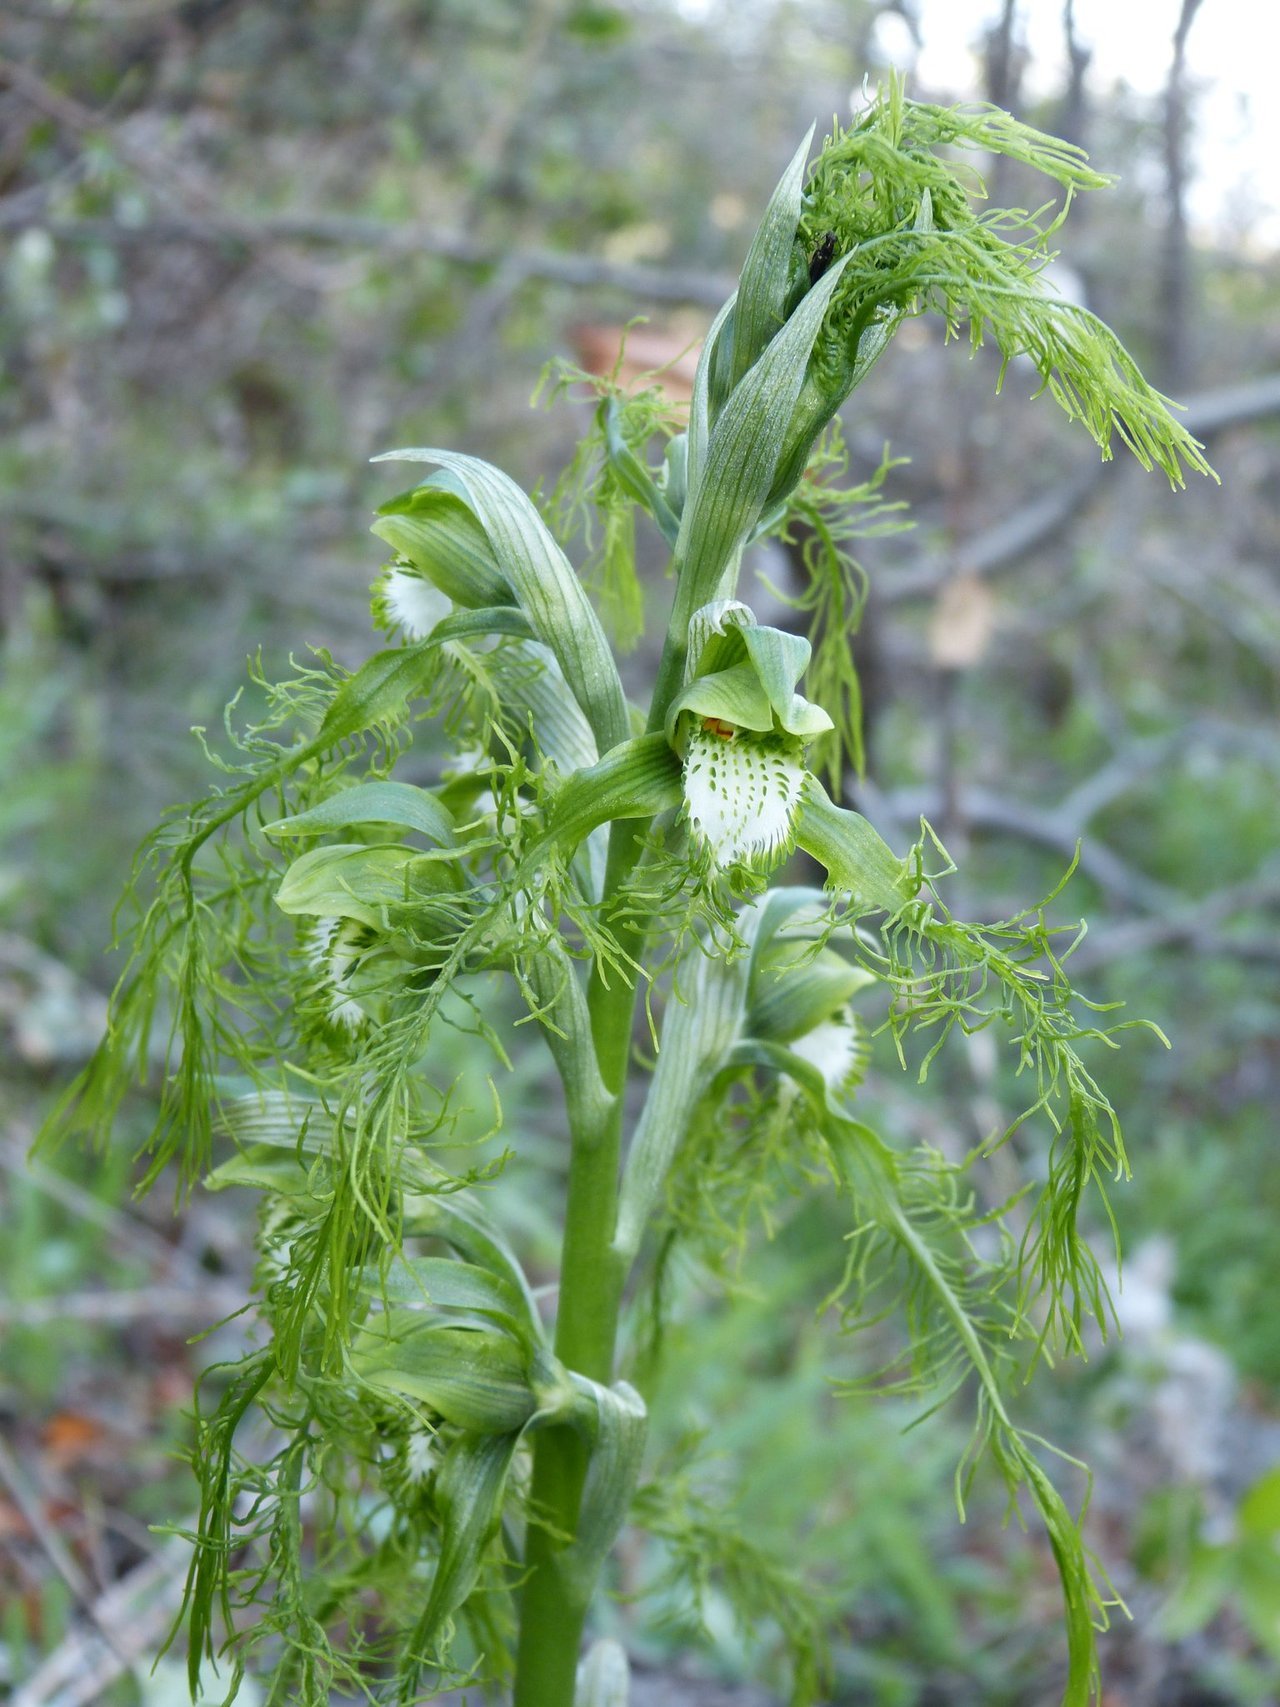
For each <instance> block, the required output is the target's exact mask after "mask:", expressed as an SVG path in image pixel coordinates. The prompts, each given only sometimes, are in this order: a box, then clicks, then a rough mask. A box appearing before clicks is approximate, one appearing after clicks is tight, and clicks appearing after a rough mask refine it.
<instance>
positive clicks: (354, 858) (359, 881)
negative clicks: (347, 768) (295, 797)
mask: <svg viewBox="0 0 1280 1707" xmlns="http://www.w3.org/2000/svg"><path fill="white" fill-rule="evenodd" d="M463 886H464V881H463V878H462V876H461V873H460V872H459V871H458V867H457V865H456V863H455V861H454V859H453V857H452V856H451V855H450V856H449V857H447V858H442V857H441V856H440V855H438V854H429V853H423V852H422V851H421V850H420V849H418V848H406V847H375V848H371V847H366V846H365V845H364V843H362V842H338V843H336V844H335V845H334V846H332V847H324V848H312V849H310V851H309V852H307V853H304V854H302V855H301V856H300V858H298V859H295V860H294V862H293V864H292V865H291V866H290V867H289V868H288V870H287V871H286V872H285V874H284V877H283V878H282V879H281V881H280V887H279V889H277V891H276V897H275V900H276V906H277V907H279V908H280V910H281V912H283V913H289V914H293V915H301V916H302V917H307V918H325V919H330V918H332V919H354V920H356V922H357V923H359V924H362V925H368V926H370V928H371V929H374V930H378V929H384V928H386V926H387V923H388V918H389V909H397V908H405V907H410V908H411V907H415V906H421V905H423V904H427V905H430V904H431V903H432V902H433V901H438V900H439V899H440V897H442V896H444V895H446V894H457V893H459V892H460V891H461V890H462V888H463Z"/></svg>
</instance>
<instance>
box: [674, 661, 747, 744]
mask: <svg viewBox="0 0 1280 1707" xmlns="http://www.w3.org/2000/svg"><path fill="white" fill-rule="evenodd" d="M685 712H689V713H691V714H692V715H693V716H694V717H715V718H722V719H723V720H724V721H725V722H726V723H732V724H733V725H734V727H735V728H737V729H750V730H752V731H753V732H754V733H755V734H759V735H767V734H769V733H771V731H772V729H773V722H774V717H773V706H772V705H771V704H770V702H769V696H768V694H767V693H766V692H765V690H764V687H763V686H762V684H761V681H760V678H759V676H758V675H757V674H756V672H755V670H754V668H753V667H752V666H751V665H750V664H745V663H744V664H734V665H733V666H732V667H731V668H730V669H727V670H716V671H714V672H713V673H712V674H711V675H709V676H698V677H697V678H696V679H695V680H693V681H691V682H690V683H689V685H688V687H687V688H685V689H684V691H683V692H682V693H679V694H677V695H676V697H675V699H673V700H672V702H671V704H670V706H669V707H668V708H667V735H666V738H667V740H668V741H669V742H670V743H671V744H672V746H675V745H677V731H678V728H679V720H680V718H681V716H682V715H683V714H684V713H685Z"/></svg>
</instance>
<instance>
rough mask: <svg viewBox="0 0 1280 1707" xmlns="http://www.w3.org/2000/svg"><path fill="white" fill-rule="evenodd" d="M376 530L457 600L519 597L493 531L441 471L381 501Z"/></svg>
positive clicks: (471, 602)
mask: <svg viewBox="0 0 1280 1707" xmlns="http://www.w3.org/2000/svg"><path fill="white" fill-rule="evenodd" d="M372 531H373V532H374V533H376V534H377V536H378V538H379V539H384V540H385V541H386V542H387V544H388V545H389V546H391V548H392V550H394V551H396V552H398V553H399V555H400V556H401V557H403V558H406V559H407V560H408V561H409V562H410V563H412V564H413V566H414V568H415V569H418V570H420V571H421V573H422V574H424V575H425V576H426V577H427V579H428V580H429V581H430V582H431V583H432V584H433V585H434V586H436V587H438V588H439V589H440V591H441V592H442V593H445V594H447V595H448V597H449V598H451V599H452V600H453V602H454V604H455V605H462V606H463V607H464V608H465V609H468V610H471V609H475V608H477V607H478V606H481V605H509V604H513V603H514V602H515V595H514V594H513V592H512V590H511V584H510V582H509V581H508V580H507V577H506V576H505V575H504V574H503V572H502V569H501V567H500V566H499V564H498V560H497V558H496V557H495V556H494V554H493V547H492V546H491V545H490V544H489V538H488V535H487V534H486V533H485V531H484V529H483V528H482V527H481V525H480V523H479V521H478V520H477V519H476V517H475V515H474V513H473V512H472V510H471V508H470V506H469V505H468V504H467V502H466V500H465V499H464V498H463V497H462V496H460V495H459V493H458V492H457V491H455V490H449V489H448V483H447V482H446V481H445V480H444V479H442V478H441V477H440V476H437V477H436V478H434V479H432V480H428V481H426V482H425V483H424V484H423V485H421V486H418V487H415V489H414V490H413V491H412V492H405V493H402V494H401V496H400V497H398V498H392V499H391V500H390V501H389V502H388V503H385V504H382V505H380V506H379V508H378V520H377V521H376V522H374V524H373V529H372Z"/></svg>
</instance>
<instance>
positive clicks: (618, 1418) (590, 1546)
mask: <svg viewBox="0 0 1280 1707" xmlns="http://www.w3.org/2000/svg"><path fill="white" fill-rule="evenodd" d="M570 1380H571V1382H572V1384H573V1388H574V1393H575V1403H574V1421H575V1423H576V1424H577V1426H578V1428H579V1429H580V1430H581V1431H582V1433H583V1434H584V1435H585V1437H586V1440H587V1443H588V1445H589V1446H590V1448H591V1457H590V1459H589V1460H588V1463H587V1479H586V1482H585V1484H584V1485H583V1489H582V1505H581V1508H580V1511H579V1516H578V1527H577V1533H576V1535H575V1536H574V1539H573V1541H572V1543H571V1544H570V1545H569V1546H568V1547H566V1548H565V1549H564V1551H563V1552H562V1553H561V1554H560V1555H559V1560H558V1566H559V1569H560V1570H561V1571H562V1572H563V1574H564V1575H565V1576H566V1577H568V1579H569V1580H570V1581H571V1582H575V1581H576V1583H577V1584H578V1587H579V1592H580V1594H581V1595H582V1596H583V1597H584V1598H586V1597H587V1596H589V1595H590V1593H591V1590H592V1588H593V1587H594V1586H595V1582H596V1578H597V1577H598V1576H599V1573H600V1567H601V1565H603V1563H604V1561H605V1559H606V1558H607V1557H608V1555H609V1553H610V1551H611V1549H612V1547H613V1544H614V1542H615V1541H616V1540H617V1539H618V1535H619V1533H620V1532H621V1530H622V1526H623V1524H624V1523H625V1522H626V1519H627V1513H628V1512H629V1511H630V1509H631V1500H632V1496H633V1495H634V1493H635V1490H636V1483H637V1482H638V1481H639V1479H640V1467H641V1464H642V1463H643V1461H644V1445H645V1438H646V1434H647V1432H648V1426H649V1417H648V1413H647V1411H646V1410H645V1405H644V1400H643V1399H642V1398H641V1397H640V1395H639V1393H637V1392H636V1390H635V1388H634V1387H631V1386H628V1384H627V1383H626V1382H625V1381H619V1382H617V1383H616V1384H615V1385H614V1386H612V1387H604V1386H602V1385H601V1384H600V1383H599V1382H597V1381H590V1380H588V1379H587V1377H586V1376H584V1375H576V1374H575V1375H571V1376H570Z"/></svg>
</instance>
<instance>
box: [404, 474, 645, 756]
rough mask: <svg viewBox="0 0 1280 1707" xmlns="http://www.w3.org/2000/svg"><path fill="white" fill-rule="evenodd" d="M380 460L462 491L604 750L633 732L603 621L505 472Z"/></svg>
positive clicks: (545, 527) (522, 607) (536, 513)
mask: <svg viewBox="0 0 1280 1707" xmlns="http://www.w3.org/2000/svg"><path fill="white" fill-rule="evenodd" d="M374 461H375V462H433V463H438V464H440V465H441V467H443V468H445V469H446V470H448V472H449V473H451V474H452V475H453V476H454V477H455V479H456V480H457V481H458V482H459V484H460V486H461V487H462V489H463V490H464V492H465V494H466V497H467V500H468V502H469V503H470V505H471V507H472V509H473V511H474V512H475V515H476V517H477V519H478V521H479V522H480V525H481V526H482V527H483V529H484V531H485V534H486V535H487V537H488V540H489V543H490V545H491V547H492V549H493V552H494V555H495V557H496V559H497V560H498V562H499V563H500V564H501V565H502V569H503V572H504V574H505V576H506V578H507V580H508V581H509V582H510V584H511V587H512V590H513V591H514V593H515V597H516V602H517V603H518V604H519V606H520V608H521V610H523V611H524V613H525V615H526V616H527V617H528V619H529V622H530V625H531V626H532V628H533V631H534V633H535V635H536V636H537V638H538V639H539V640H541V641H542V642H543V643H544V644H545V645H547V646H549V647H550V648H551V650H552V651H553V652H554V653H555V655H556V658H557V660H558V662H559V664H560V668H561V670H562V671H563V672H564V678H565V680H566V682H568V684H569V687H570V689H571V690H572V692H573V694H574V695H575V696H576V698H577V700H578V703H579V705H581V707H582V709H583V711H585V712H586V714H587V721H588V722H589V723H590V724H591V727H592V730H593V731H594V733H595V737H596V743H597V745H598V747H599V749H600V751H601V752H607V751H608V750H609V748H610V747H615V746H617V744H618V743H619V742H620V741H625V740H626V738H627V736H628V734H629V733H630V719H629V717H628V714H627V704H626V699H625V698H624V696H623V692H622V683H621V681H620V680H619V679H618V671H617V667H616V665H615V664H614V661H613V655H612V653H611V652H610V650H609V644H608V641H607V640H606V639H605V635H604V630H603V629H602V628H601V626H600V621H599V618H598V617H597V616H596V613H595V611H594V610H593V609H592V607H591V602H590V600H589V599H588V598H587V595H586V594H585V593H584V592H583V590H582V586H581V583H580V582H579V581H578V578H577V576H576V575H575V574H574V572H573V569H572V567H571V566H570V564H569V561H568V559H567V558H566V557H565V555H564V553H563V552H562V551H561V549H560V547H559V546H558V545H557V544H556V542H555V540H554V539H553V538H552V537H551V534H550V532H549V531H548V529H547V526H546V523H545V522H544V521H543V520H542V517H541V516H540V515H539V514H538V512H537V510H536V508H535V507H534V505H533V503H532V502H531V500H530V499H529V497H528V496H527V494H525V493H524V492H522V491H521V490H520V488H519V487H518V486H517V485H516V483H515V481H514V480H512V479H511V478H510V477H509V476H508V475H506V474H504V473H502V471H501V470H500V469H497V468H494V467H492V466H491V464H489V463H487V462H481V461H479V460H478V459H477V458H476V457H472V456H463V455H462V454H460V453H458V452H455V451H446V450H430V449H413V450H397V451H389V452H387V453H385V454H384V455H383V456H379V457H375V458H374Z"/></svg>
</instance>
